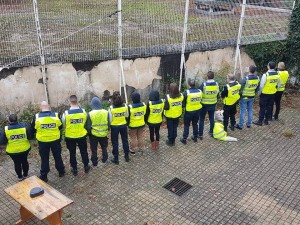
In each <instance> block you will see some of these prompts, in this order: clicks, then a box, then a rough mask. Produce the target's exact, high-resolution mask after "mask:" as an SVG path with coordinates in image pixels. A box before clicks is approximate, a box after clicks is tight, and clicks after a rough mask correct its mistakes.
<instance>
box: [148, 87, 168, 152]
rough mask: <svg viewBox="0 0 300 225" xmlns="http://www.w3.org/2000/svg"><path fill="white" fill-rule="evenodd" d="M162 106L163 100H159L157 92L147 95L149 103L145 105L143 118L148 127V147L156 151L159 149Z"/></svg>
mask: <svg viewBox="0 0 300 225" xmlns="http://www.w3.org/2000/svg"><path fill="white" fill-rule="evenodd" d="M164 105H165V102H164V100H163V99H160V97H159V92H158V91H156V90H153V91H151V92H150V94H149V103H148V105H147V109H146V115H145V118H146V121H147V123H148V126H149V133H150V141H151V145H150V147H151V149H152V150H157V149H158V148H159V140H160V134H159V131H160V126H161V124H162V121H163V111H164ZM154 134H155V138H154Z"/></svg>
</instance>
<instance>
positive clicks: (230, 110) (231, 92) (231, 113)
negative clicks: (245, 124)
mask: <svg viewBox="0 0 300 225" xmlns="http://www.w3.org/2000/svg"><path fill="white" fill-rule="evenodd" d="M227 82H228V84H227V85H226V86H224V89H223V91H222V92H221V97H222V98H223V99H224V100H223V103H224V122H223V123H224V130H225V131H226V132H227V127H228V122H229V118H230V129H231V130H232V131H234V126H235V123H236V121H235V114H236V105H237V103H238V101H239V99H240V89H241V85H240V84H239V83H238V82H237V81H236V80H235V77H234V76H233V74H228V75H227Z"/></svg>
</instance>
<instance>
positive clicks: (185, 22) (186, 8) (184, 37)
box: [179, 0, 190, 90]
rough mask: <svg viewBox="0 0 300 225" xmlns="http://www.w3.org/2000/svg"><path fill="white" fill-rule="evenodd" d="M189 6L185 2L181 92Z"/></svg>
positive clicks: (187, 2)
mask: <svg viewBox="0 0 300 225" xmlns="http://www.w3.org/2000/svg"><path fill="white" fill-rule="evenodd" d="M189 5H190V1H189V0H186V1H185V13H184V26H183V35H182V46H181V60H180V78H179V90H181V82H182V73H183V66H184V65H185V57H184V53H185V45H186V33H187V22H188V17H189Z"/></svg>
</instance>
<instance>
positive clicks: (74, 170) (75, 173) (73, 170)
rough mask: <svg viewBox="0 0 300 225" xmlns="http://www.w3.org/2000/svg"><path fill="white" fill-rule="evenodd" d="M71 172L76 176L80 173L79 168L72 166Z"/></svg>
mask: <svg viewBox="0 0 300 225" xmlns="http://www.w3.org/2000/svg"><path fill="white" fill-rule="evenodd" d="M71 172H72V173H73V175H74V176H77V175H78V170H77V169H74V168H72V169H71Z"/></svg>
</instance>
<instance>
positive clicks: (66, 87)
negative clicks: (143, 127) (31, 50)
mask: <svg viewBox="0 0 300 225" xmlns="http://www.w3.org/2000/svg"><path fill="white" fill-rule="evenodd" d="M178 59H180V55H178V57H177V55H174V57H166V56H162V57H149V58H138V59H134V60H124V62H123V66H124V74H125V81H126V85H127V86H126V87H127V91H128V98H129V97H130V94H131V93H132V92H133V91H134V90H136V89H138V91H139V92H140V93H141V95H142V99H144V100H146V99H147V96H148V93H149V91H150V89H151V88H155V89H159V88H160V86H161V83H162V82H161V81H164V82H168V80H167V79H165V76H166V75H167V73H170V71H172V73H174V74H173V80H174V79H175V80H177V82H178V81H179V63H178ZM186 59H187V62H186V74H187V77H186V78H188V77H192V78H194V77H197V78H198V79H199V80H202V79H203V77H205V75H206V73H207V71H208V70H213V71H216V72H217V71H223V72H224V68H226V70H228V71H229V70H232V67H233V65H234V62H233V60H234V50H233V49H232V48H226V49H220V50H215V51H211V52H197V53H190V54H187V57H186ZM242 61H243V65H245V66H246V67H247V66H249V65H250V64H253V63H254V62H253V61H252V60H251V59H250V58H249V57H248V56H247V55H246V54H244V53H243V54H242ZM177 64H178V65H177ZM81 65H84V64H81ZM83 67H84V66H82V68H80V65H79V66H78V65H76V66H75V65H72V64H51V65H47V82H48V93H49V100H50V103H51V106H52V107H58V106H60V105H64V104H67V103H68V97H69V96H70V95H71V94H76V95H77V96H78V97H79V98H80V99H85V100H87V101H89V100H90V99H91V98H92V97H93V96H94V95H97V96H100V97H102V96H103V92H104V91H105V90H108V91H109V92H110V93H112V92H113V91H115V90H119V85H120V74H121V72H120V67H119V62H118V61H117V60H112V61H104V62H95V63H94V64H89V65H88V66H86V67H84V68H83ZM163 67H168V68H163ZM10 73H11V74H10ZM41 78H42V73H41V71H40V69H39V67H26V68H20V69H16V70H15V69H12V70H8V71H7V70H6V71H1V72H0V86H1V88H0V96H1V100H0V113H1V114H2V115H3V114H6V115H7V114H9V113H13V112H19V111H21V110H22V109H23V108H26V106H27V105H28V104H29V103H34V104H38V103H40V102H41V101H42V100H44V99H45V92H44V87H43V83H42V82H41V80H42V79H41ZM184 79H185V78H184Z"/></svg>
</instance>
